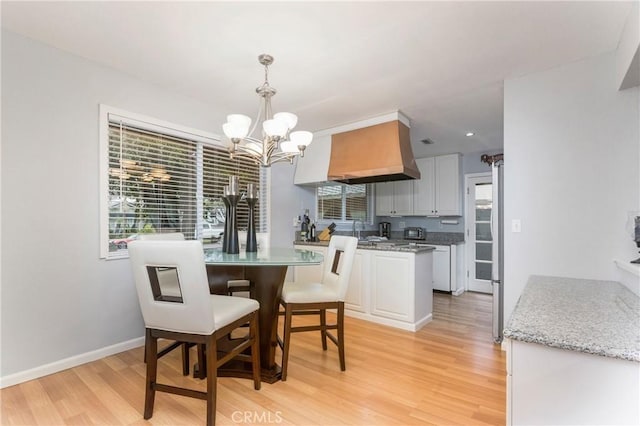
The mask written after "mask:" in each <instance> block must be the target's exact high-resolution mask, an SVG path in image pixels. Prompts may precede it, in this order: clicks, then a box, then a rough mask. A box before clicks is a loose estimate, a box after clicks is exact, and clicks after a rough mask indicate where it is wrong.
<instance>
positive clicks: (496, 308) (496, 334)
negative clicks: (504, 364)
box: [491, 159, 504, 343]
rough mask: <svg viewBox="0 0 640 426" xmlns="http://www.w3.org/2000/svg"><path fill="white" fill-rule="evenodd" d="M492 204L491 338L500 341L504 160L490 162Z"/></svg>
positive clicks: (502, 285) (501, 327)
mask: <svg viewBox="0 0 640 426" xmlns="http://www.w3.org/2000/svg"><path fill="white" fill-rule="evenodd" d="M491 171H492V182H491V183H492V189H493V197H492V202H493V205H492V207H491V240H492V244H491V260H492V265H491V287H492V292H493V321H492V328H493V340H494V341H495V342H496V343H500V342H502V330H503V329H504V235H503V234H504V218H503V176H504V162H503V160H502V159H500V160H495V161H494V162H493V163H492V164H491Z"/></svg>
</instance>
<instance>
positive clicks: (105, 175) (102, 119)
mask: <svg viewBox="0 0 640 426" xmlns="http://www.w3.org/2000/svg"><path fill="white" fill-rule="evenodd" d="M110 117H111V118H114V117H116V118H119V119H121V120H123V121H124V122H125V123H127V124H130V125H134V126H137V127H141V128H143V129H145V130H150V131H154V132H158V133H161V134H166V135H169V136H174V137H178V138H183V139H188V140H191V141H194V142H197V143H201V144H203V145H210V146H215V147H217V148H225V149H226V148H227V146H226V145H225V144H224V143H223V142H222V141H221V137H220V136H219V135H216V134H213V133H209V132H206V131H203V130H198V129H194V128H191V127H187V126H182V125H179V124H175V123H171V122H168V121H163V120H160V119H157V118H153V117H149V116H146V115H142V114H138V113H133V112H130V111H125V110H123V109H119V108H115V107H112V106H108V105H105V104H100V105H99V145H100V146H99V167H98V170H99V174H100V178H99V192H100V203H99V204H100V205H99V208H100V224H99V226H100V228H99V232H100V238H99V240H100V258H101V259H106V260H113V259H126V258H128V257H129V253H128V251H126V250H119V251H117V252H110V251H109V118H110ZM202 151H203V149H202V148H198V152H199V153H201V152H202ZM201 161H202V159H200V160H198V163H199V164H201ZM197 168H201V167H197ZM201 172H202V170H198V171H197V173H201ZM260 173H261V175H262V177H261V181H262V182H263V183H264V186H265V187H266V188H265V189H266V191H265V192H266V193H265V194H261V196H260V198H261V201H264V204H265V205H263V206H262V210H263V212H264V214H265V215H266V218H263V219H262V221H263V223H264V224H265V226H266V232H267V233H268V232H269V231H268V230H269V229H270V227H271V217H270V215H269V211H270V206H269V203H270V199H271V188H270V186H271V185H270V181H271V173H270V170H268V169H267V170H264V169H263V168H260ZM195 196H196V201H197V204H196V208H197V220H198V221H197V227H198V236H200V235H201V232H202V229H201V227H202V225H201V224H202V222H201V221H202V205H201V203H202V199H201V197H199V196H198V194H197V193H196V194H195ZM265 219H266V220H265Z"/></svg>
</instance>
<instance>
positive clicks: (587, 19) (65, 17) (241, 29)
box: [1, 1, 631, 157]
mask: <svg viewBox="0 0 640 426" xmlns="http://www.w3.org/2000/svg"><path fill="white" fill-rule="evenodd" d="M630 9H631V4H630V3H628V2H608V1H605V2H540V1H539V2H395V1H387V2H371V3H370V2H332V3H328V2H280V3H275V2H258V3H248V2H189V3H187V2H9V1H2V3H1V13H2V26H3V28H6V29H8V30H10V31H13V32H16V33H19V34H23V35H26V36H28V37H31V38H34V39H36V40H40V41H42V42H44V43H47V44H50V45H52V46H55V47H58V48H60V49H63V50H66V51H69V52H73V53H75V54H77V55H80V56H83V57H85V58H88V59H91V60H94V61H96V62H100V63H102V64H105V65H108V66H110V67H113V68H116V69H118V70H121V71H123V72H125V73H127V74H130V75H133V76H136V77H139V78H140V79H143V80H145V81H149V82H153V83H155V84H158V85H160V86H163V87H165V88H167V89H169V90H173V91H176V92H180V93H182V94H184V95H187V96H190V97H193V98H196V99H199V100H202V101H204V102H207V103H208V104H211V105H212V106H213V108H214V110H215V111H216V112H217V115H214V116H212V117H211V119H212V121H214V122H216V123H218V122H219V123H220V125H221V124H222V123H223V122H224V121H225V116H226V114H228V113H232V112H235V113H245V114H247V115H251V116H253V115H254V114H255V111H256V110H257V105H258V97H257V95H256V94H255V92H254V89H255V87H257V86H258V85H260V84H261V83H262V81H263V70H262V67H261V65H260V64H259V63H258V61H257V56H258V55H259V54H260V53H269V54H271V55H273V56H274V57H275V62H274V64H273V65H272V66H271V67H270V75H269V80H270V83H271V85H272V86H273V87H275V88H276V89H277V90H278V94H277V95H276V96H275V98H274V99H273V107H274V110H275V111H276V112H277V111H291V112H294V113H296V114H298V116H299V126H298V127H299V128H300V129H305V130H312V131H316V130H321V129H325V128H329V127H334V126H337V125H341V124H345V123H349V122H353V121H357V120H361V119H365V118H369V117H372V116H376V115H380V114H384V113H387V112H391V111H394V110H400V111H402V112H403V113H404V114H405V115H407V116H408V117H409V118H410V120H411V123H412V124H411V138H412V141H413V146H414V153H415V155H416V157H423V156H427V155H435V154H443V153H451V152H463V153H464V152H475V151H481V150H491V149H499V148H500V147H501V146H502V139H503V131H502V127H503V126H502V123H503V117H502V116H503V107H502V96H503V80H505V79H511V78H515V77H519V76H523V75H526V74H529V73H533V72H537V71H541V70H545V69H549V68H552V67H556V66H558V65H561V64H565V63H569V62H573V61H576V60H579V59H582V58H586V57H589V56H595V55H599V54H602V53H605V52H610V51H613V50H615V49H616V47H617V43H618V40H619V38H620V35H621V33H622V29H623V27H624V23H625V20H626V18H627V15H628V14H629V12H630ZM467 131H473V132H475V134H476V136H474V137H472V138H468V137H465V136H464V134H465V133H466V132H467ZM219 133H222V130H221V129H220V132H219ZM425 138H429V139H432V140H434V141H435V144H434V145H425V144H422V143H420V140H421V139H425Z"/></svg>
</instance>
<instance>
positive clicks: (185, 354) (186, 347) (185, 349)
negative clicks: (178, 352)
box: [182, 343, 191, 376]
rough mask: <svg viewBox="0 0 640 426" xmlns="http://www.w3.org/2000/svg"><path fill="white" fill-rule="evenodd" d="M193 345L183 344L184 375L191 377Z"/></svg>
mask: <svg viewBox="0 0 640 426" xmlns="http://www.w3.org/2000/svg"><path fill="white" fill-rule="evenodd" d="M190 347H191V345H189V343H183V344H182V375H183V376H188V375H189V348H190Z"/></svg>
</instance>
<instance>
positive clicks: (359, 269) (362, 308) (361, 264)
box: [344, 250, 370, 312]
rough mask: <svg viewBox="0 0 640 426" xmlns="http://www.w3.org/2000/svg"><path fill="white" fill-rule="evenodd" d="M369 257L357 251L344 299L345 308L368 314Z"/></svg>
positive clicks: (361, 251)
mask: <svg viewBox="0 0 640 426" xmlns="http://www.w3.org/2000/svg"><path fill="white" fill-rule="evenodd" d="M369 268H370V266H369V256H367V255H366V253H363V250H356V255H355V257H354V259H353V266H352V267H351V278H350V280H349V288H348V289H347V295H346V296H345V299H344V307H345V309H348V310H350V311H356V312H366V311H367V306H368V304H369V291H368V286H367V283H368V282H369V276H370V274H369Z"/></svg>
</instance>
